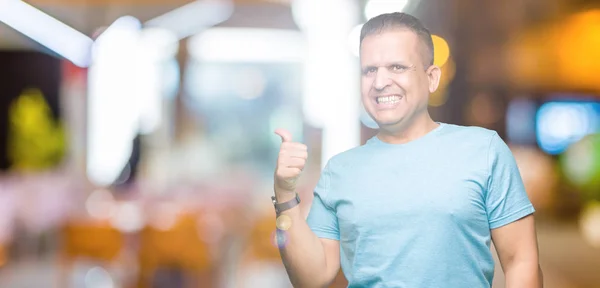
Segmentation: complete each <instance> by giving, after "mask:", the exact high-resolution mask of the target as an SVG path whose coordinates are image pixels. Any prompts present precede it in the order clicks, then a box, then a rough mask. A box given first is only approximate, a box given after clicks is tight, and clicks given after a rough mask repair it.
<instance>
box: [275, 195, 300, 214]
mask: <svg viewBox="0 0 600 288" xmlns="http://www.w3.org/2000/svg"><path fill="white" fill-rule="evenodd" d="M271 201H273V206H275V212H277V214H279V213H281V212H283V211H285V210H289V209H292V208H294V207H296V206H298V204H300V195H298V193H296V197H295V198H294V199H292V200H290V201H287V202H284V203H277V198H275V196H271Z"/></svg>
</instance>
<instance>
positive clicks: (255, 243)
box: [242, 213, 348, 288]
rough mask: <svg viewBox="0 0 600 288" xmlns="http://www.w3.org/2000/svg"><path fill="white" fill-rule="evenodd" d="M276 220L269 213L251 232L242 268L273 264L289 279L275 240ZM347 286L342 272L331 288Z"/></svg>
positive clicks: (259, 220)
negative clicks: (256, 263) (258, 264)
mask: <svg viewBox="0 0 600 288" xmlns="http://www.w3.org/2000/svg"><path fill="white" fill-rule="evenodd" d="M275 219H276V217H275V215H274V214H272V213H267V214H265V215H263V216H262V217H261V218H260V219H258V221H257V222H256V224H255V225H253V227H252V228H251V230H250V234H249V238H248V242H247V246H246V251H245V253H244V255H245V256H244V259H243V260H242V267H248V266H251V265H252V262H271V263H274V264H276V265H278V266H279V265H280V266H281V268H282V270H281V273H282V275H283V276H284V277H288V276H287V274H286V272H285V270H284V269H285V268H284V267H283V263H282V262H281V261H282V260H281V255H280V253H279V248H278V247H277V244H276V242H275V239H274V238H273V237H274V235H273V233H274V231H275ZM242 269H243V268H242ZM242 281H243V280H242ZM347 286H348V281H346V278H345V277H344V274H343V273H342V270H340V272H339V273H338V275H337V277H336V279H335V281H334V282H333V283H332V285H331V286H329V287H330V288H342V287H347Z"/></svg>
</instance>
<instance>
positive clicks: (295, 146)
mask: <svg viewBox="0 0 600 288" xmlns="http://www.w3.org/2000/svg"><path fill="white" fill-rule="evenodd" d="M281 150H282V151H283V150H299V151H308V147H307V146H306V145H305V144H302V143H297V142H284V143H281Z"/></svg>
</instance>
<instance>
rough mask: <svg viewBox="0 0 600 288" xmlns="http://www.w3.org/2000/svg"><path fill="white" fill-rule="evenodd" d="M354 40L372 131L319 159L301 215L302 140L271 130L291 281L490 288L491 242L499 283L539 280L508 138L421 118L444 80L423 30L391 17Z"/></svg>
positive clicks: (526, 205) (528, 210)
mask: <svg viewBox="0 0 600 288" xmlns="http://www.w3.org/2000/svg"><path fill="white" fill-rule="evenodd" d="M360 38H361V51H360V63H361V68H362V77H361V78H362V80H361V85H362V88H361V98H362V102H363V104H364V106H365V108H366V110H367V112H368V113H369V115H370V116H371V117H372V118H373V119H374V120H375V121H376V122H377V123H378V124H379V127H380V129H379V132H378V134H377V135H376V136H375V137H373V138H371V139H370V140H369V141H367V143H366V144H365V145H362V146H360V147H357V148H354V149H351V150H349V151H346V152H344V153H341V154H339V155H336V156H335V157H333V158H332V159H331V160H330V161H329V162H328V163H327V165H326V167H325V168H324V170H323V172H322V174H321V178H320V180H319V183H318V184H317V187H316V189H315V191H314V195H315V197H314V200H313V203H312V207H311V210H310V214H309V216H308V219H307V220H306V221H305V220H304V218H303V217H302V216H301V214H300V212H299V209H298V206H297V202H298V201H299V199H297V198H298V197H297V196H296V195H297V194H296V193H295V192H294V191H295V183H296V179H297V178H298V176H299V175H300V172H301V171H302V169H303V168H304V164H305V160H306V158H307V150H306V146H305V145H303V144H300V143H294V142H292V138H291V135H290V134H289V132H287V131H285V130H278V131H276V133H277V134H278V135H280V136H281V138H282V141H283V143H282V145H281V150H280V153H279V159H278V163H277V168H276V172H275V199H274V203H275V207H276V210H277V215H278V217H277V227H278V229H279V230H278V231H279V233H280V234H283V233H285V237H286V243H285V246H283V247H282V248H281V249H280V253H281V256H282V259H283V263H284V265H285V267H286V270H287V271H288V275H289V277H290V280H291V281H292V283H293V284H294V286H295V287H326V286H327V285H328V284H329V283H330V282H331V281H332V280H333V279H334V277H335V275H336V273H337V272H338V270H339V268H340V264H341V268H342V270H343V271H344V274H345V276H346V278H347V279H348V282H349V287H446V288H448V287H450V288H465V287H469V288H471V287H491V285H492V278H493V274H494V261H493V257H492V254H491V251H490V242H491V241H493V242H494V246H495V247H496V250H497V252H498V255H499V259H500V262H501V264H502V268H503V271H504V273H505V275H506V287H508V288H514V287H532V288H533V287H536V288H537V287H542V274H541V270H540V269H539V265H538V248H537V239H536V233H535V227H534V219H533V215H532V214H533V212H534V208H533V206H532V205H531V203H530V201H529V199H528V197H527V194H526V193H525V190H524V187H523V183H522V180H521V177H520V174H519V171H518V169H517V166H516V163H515V161H514V158H513V155H512V154H511V152H510V150H509V149H508V147H507V145H506V144H505V143H504V142H503V140H502V139H501V138H500V137H499V136H498V134H497V133H496V132H494V131H491V130H487V129H483V128H477V127H464V126H457V125H451V124H445V123H438V122H434V121H433V120H432V119H431V117H430V116H429V113H428V111H427V102H428V97H429V94H430V93H433V92H434V91H435V90H436V89H437V87H438V83H439V79H440V76H441V75H440V74H441V72H440V68H439V67H436V66H435V65H433V44H432V40H431V35H430V33H429V31H428V30H427V29H426V28H424V27H423V26H422V24H421V23H420V22H419V21H418V20H417V19H416V18H414V17H412V16H410V15H408V14H404V13H392V14H385V15H380V16H377V17H375V18H373V19H371V20H369V21H368V22H367V23H366V24H365V25H364V26H363V28H362V31H361V37H360ZM340 101H343V100H340ZM346 101H352V100H351V99H346ZM283 230H285V232H283Z"/></svg>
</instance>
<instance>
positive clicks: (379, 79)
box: [360, 28, 439, 130]
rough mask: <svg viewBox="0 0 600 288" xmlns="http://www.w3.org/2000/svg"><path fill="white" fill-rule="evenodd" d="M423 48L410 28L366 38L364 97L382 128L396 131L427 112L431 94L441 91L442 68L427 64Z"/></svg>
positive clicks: (363, 69)
mask: <svg viewBox="0 0 600 288" xmlns="http://www.w3.org/2000/svg"><path fill="white" fill-rule="evenodd" d="M422 49H425V45H424V44H422V43H421V42H420V40H419V38H418V36H417V35H416V34H415V33H413V32H412V31H410V30H408V29H401V28H398V29H394V30H390V31H384V32H382V33H380V34H374V35H369V36H367V37H365V38H364V39H363V42H362V45H361V51H360V64H361V69H362V77H361V78H362V80H361V98H362V101H363V105H364V106H365V109H366V111H367V112H368V113H369V115H370V116H371V118H373V120H375V122H377V124H379V127H380V128H382V129H388V130H395V129H394V128H399V127H401V126H404V124H409V123H411V122H412V121H413V120H415V119H416V118H417V117H419V116H421V115H423V113H425V112H426V111H427V102H428V98H429V93H430V92H434V91H435V89H436V88H437V79H436V76H437V78H439V73H437V72H439V69H438V68H437V67H435V66H432V67H425V66H424V65H423V63H424V61H423V56H422V55H423V54H422V51H423V50H422ZM428 68H430V69H428ZM435 69H437V71H434V73H431V72H432V70H435ZM432 89H433V91H431V90H432Z"/></svg>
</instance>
